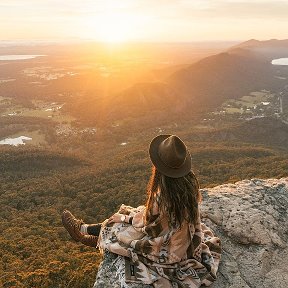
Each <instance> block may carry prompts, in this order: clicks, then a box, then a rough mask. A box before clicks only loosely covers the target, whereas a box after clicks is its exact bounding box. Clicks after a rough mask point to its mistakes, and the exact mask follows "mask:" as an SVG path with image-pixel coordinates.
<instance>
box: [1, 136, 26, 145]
mask: <svg viewBox="0 0 288 288" xmlns="http://www.w3.org/2000/svg"><path fill="white" fill-rule="evenodd" d="M29 140H32V138H30V137H26V136H19V137H16V138H5V139H4V140H1V141H0V145H13V146H18V145H25V141H29Z"/></svg>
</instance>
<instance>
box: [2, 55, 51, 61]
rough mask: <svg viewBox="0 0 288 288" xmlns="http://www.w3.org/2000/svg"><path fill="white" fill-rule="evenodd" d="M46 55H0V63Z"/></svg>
mask: <svg viewBox="0 0 288 288" xmlns="http://www.w3.org/2000/svg"><path fill="white" fill-rule="evenodd" d="M42 56H46V55H0V61H14V60H27V59H34V58H36V57H42Z"/></svg>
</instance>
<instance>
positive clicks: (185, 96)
mask: <svg viewBox="0 0 288 288" xmlns="http://www.w3.org/2000/svg"><path fill="white" fill-rule="evenodd" d="M284 52H285V53H284ZM280 55H281V57H288V40H269V41H257V40H249V41H246V42H243V43H241V44H239V45H236V46H234V47H232V48H231V49H228V50H227V51H225V52H223V53H219V54H216V55H213V56H209V57H207V58H204V59H202V60H200V61H198V62H196V63H194V64H192V65H190V66H188V67H185V68H182V69H179V70H177V71H176V72H174V73H173V74H172V75H171V76H169V77H168V78H167V79H166V81H165V82H157V83H139V84H136V85H134V86H132V87H130V88H129V89H126V90H124V91H122V92H121V93H119V94H117V95H111V96H110V97H108V98H107V99H105V100H103V102H102V103H101V107H106V109H105V110H106V111H108V112H109V113H107V117H108V118H107V119H117V118H123V117H127V116H129V117H137V116H138V115H139V114H140V115H142V114H145V113H149V112H150V111H151V110H158V111H159V113H161V111H162V112H163V111H165V112H166V113H167V112H169V113H197V112H203V111H209V110H211V109H213V108H215V107H217V106H219V105H221V103H223V102H224V101H225V100H227V99H231V98H232V99H237V98H239V97H242V96H244V95H247V94H249V93H250V92H253V91H259V90H263V89H266V90H270V91H272V92H277V91H278V90H279V89H281V88H283V87H284V86H285V85H287V84H288V80H287V79H285V78H286V76H287V78H288V69H286V67H283V66H282V67H279V66H275V65H272V64H271V60H272V59H275V58H277V57H280ZM279 75H280V76H281V77H275V76H279ZM96 102H97V101H96ZM96 102H95V103H94V105H96V106H98V105H99V103H98V102H97V103H96ZM90 104H91V105H92V106H93V103H90ZM95 109H97V108H96V107H95ZM101 116H102V117H103V114H101Z"/></svg>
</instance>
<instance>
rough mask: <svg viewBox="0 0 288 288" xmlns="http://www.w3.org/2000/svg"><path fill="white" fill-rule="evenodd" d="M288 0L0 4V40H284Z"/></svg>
mask: <svg viewBox="0 0 288 288" xmlns="http://www.w3.org/2000/svg"><path fill="white" fill-rule="evenodd" d="M287 15H288V0H263V1H262V0H261V1H260V0H65V1H59V0H0V40H12V41H13V40H37V39H38V40H40V39H41V40H46V39H53V40H54V39H55V40H57V39H63V40H66V39H67V40H68V39H91V40H95V41H106V42H107V41H109V42H125V41H151V42H174V41H177V42H190V41H218V40H223V41H238V40H248V39H252V38H254V39H259V40H265V39H274V38H277V39H286V38H288V36H287V33H288V17H287Z"/></svg>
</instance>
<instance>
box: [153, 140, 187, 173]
mask: <svg viewBox="0 0 288 288" xmlns="http://www.w3.org/2000/svg"><path fill="white" fill-rule="evenodd" d="M170 136H171V135H158V136H156V137H155V138H154V139H153V140H152V141H151V143H150V147H149V155H150V159H151V162H152V163H153V165H154V166H155V167H156V169H157V170H158V171H159V172H160V173H162V174H164V175H166V176H168V177H171V178H180V177H183V176H185V175H187V174H188V173H189V172H190V171H191V162H192V161H191V155H190V153H189V151H188V149H187V155H186V159H185V161H184V163H183V165H181V167H179V168H171V167H169V166H167V165H166V164H165V163H164V162H163V161H162V160H161V158H160V157H159V154H158V148H159V145H160V144H161V143H162V142H163V141H164V140H165V139H166V138H168V137H170Z"/></svg>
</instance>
